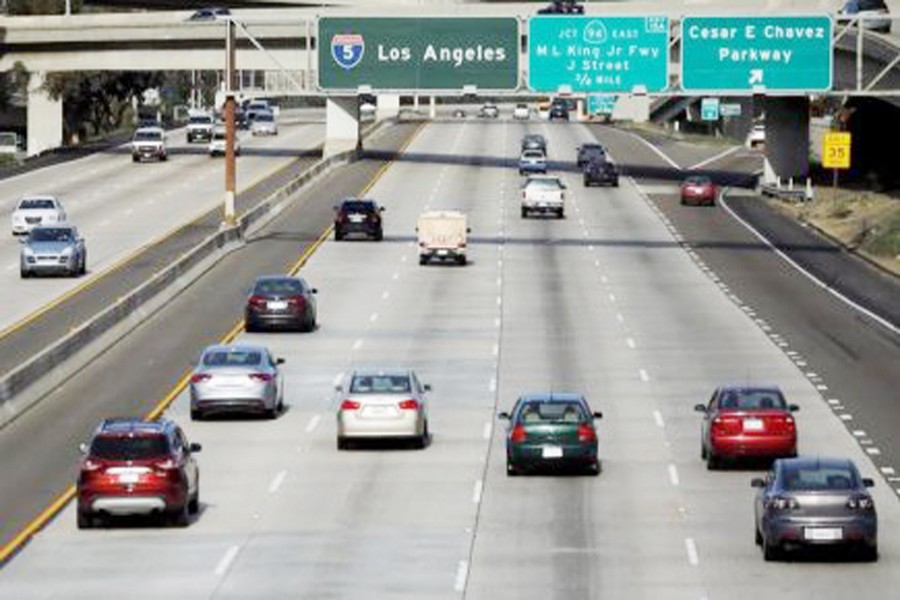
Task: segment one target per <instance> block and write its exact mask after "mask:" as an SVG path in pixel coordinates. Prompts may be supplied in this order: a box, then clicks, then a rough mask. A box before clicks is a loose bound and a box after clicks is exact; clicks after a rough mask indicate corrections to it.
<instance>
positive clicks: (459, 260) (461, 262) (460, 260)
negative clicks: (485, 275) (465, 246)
mask: <svg viewBox="0 0 900 600" xmlns="http://www.w3.org/2000/svg"><path fill="white" fill-rule="evenodd" d="M456 263H457V264H458V265H459V266H461V267H464V266H466V257H465V256H460V257H458V258H457V259H456Z"/></svg>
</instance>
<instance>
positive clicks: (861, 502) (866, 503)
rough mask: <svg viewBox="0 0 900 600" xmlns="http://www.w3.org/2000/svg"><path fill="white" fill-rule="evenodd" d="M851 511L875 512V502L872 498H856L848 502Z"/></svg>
mask: <svg viewBox="0 0 900 600" xmlns="http://www.w3.org/2000/svg"><path fill="white" fill-rule="evenodd" d="M847 508H849V509H850V510H874V509H875V501H874V500H873V499H872V498H871V497H870V496H855V497H852V498H849V499H848V500H847Z"/></svg>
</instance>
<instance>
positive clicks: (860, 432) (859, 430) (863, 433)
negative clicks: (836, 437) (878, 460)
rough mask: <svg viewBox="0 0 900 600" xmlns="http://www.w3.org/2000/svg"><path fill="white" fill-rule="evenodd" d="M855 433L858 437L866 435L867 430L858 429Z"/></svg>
mask: <svg viewBox="0 0 900 600" xmlns="http://www.w3.org/2000/svg"><path fill="white" fill-rule="evenodd" d="M853 435H854V436H856V437H866V432H865V431H864V430H862V429H857V430H855V431H854V432H853Z"/></svg>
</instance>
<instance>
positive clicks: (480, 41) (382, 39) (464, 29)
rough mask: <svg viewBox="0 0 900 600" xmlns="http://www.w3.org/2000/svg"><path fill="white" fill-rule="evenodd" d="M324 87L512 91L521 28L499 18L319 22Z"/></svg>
mask: <svg viewBox="0 0 900 600" xmlns="http://www.w3.org/2000/svg"><path fill="white" fill-rule="evenodd" d="M318 35H319V38H318V47H319V49H318V58H319V88H320V89H323V90H347V91H353V92H354V93H355V92H356V91H357V90H358V89H359V87H360V86H369V87H370V88H371V89H372V90H375V91H377V90H390V91H394V90H396V91H404V90H457V91H461V90H462V89H463V87H466V86H474V87H475V88H476V89H477V90H478V91H479V92H480V91H482V90H487V91H490V90H514V89H516V88H517V87H518V86H519V22H518V20H517V19H516V18H514V17H496V18H493V17H492V18H469V17H457V18H436V17H435V18H430V17H421V18H420V17H410V18H380V17H372V18H345V17H323V18H320V19H319V23H318Z"/></svg>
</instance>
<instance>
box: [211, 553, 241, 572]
mask: <svg viewBox="0 0 900 600" xmlns="http://www.w3.org/2000/svg"><path fill="white" fill-rule="evenodd" d="M240 551H241V548H240V546H232V547H230V548H229V549H228V550H226V551H225V556H223V557H222V558H221V559H219V562H218V563H216V568H215V569H213V573H215V574H216V575H218V576H219V577H221V576H222V575H224V574H225V572H226V571H228V568H229V567H230V566H231V563H233V562H234V559H235V558H237V555H238V552H240Z"/></svg>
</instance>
